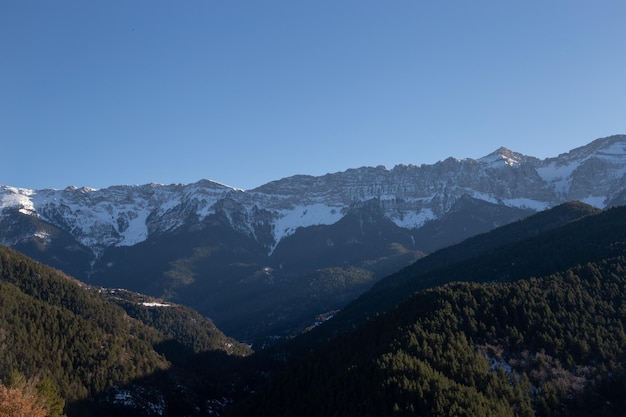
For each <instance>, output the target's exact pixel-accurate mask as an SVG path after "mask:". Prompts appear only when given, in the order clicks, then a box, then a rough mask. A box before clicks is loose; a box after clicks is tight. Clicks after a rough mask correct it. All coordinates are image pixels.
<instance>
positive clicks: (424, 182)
mask: <svg viewBox="0 0 626 417" xmlns="http://www.w3.org/2000/svg"><path fill="white" fill-rule="evenodd" d="M571 200H579V201H583V202H586V203H588V204H590V205H593V206H595V207H598V208H605V207H609V206H612V205H620V204H624V203H626V135H619V136H612V137H608V138H603V139H597V140H595V141H593V142H591V143H590V144H588V145H586V146H583V147H580V148H577V149H573V150H571V151H569V152H567V153H563V154H561V155H559V156H556V157H553V158H548V159H543V160H542V159H538V158H535V157H532V156H526V155H522V154H520V153H517V152H513V151H511V150H508V149H506V148H500V149H498V150H496V151H495V152H493V153H491V154H489V155H487V156H485V157H483V158H480V159H477V160H474V159H467V158H466V159H455V158H448V159H446V160H444V161H440V162H437V163H435V164H432V165H420V166H415V165H408V166H407V165H398V166H396V167H394V168H392V169H386V168H385V167H382V166H379V167H363V168H356V169H348V170H346V171H344V172H338V173H332V174H327V175H324V176H319V177H314V176H306V175H297V176H293V177H289V178H284V179H280V180H277V181H273V182H270V183H268V184H265V185H262V186H260V187H258V188H256V189H253V190H247V191H244V190H241V189H237V188H232V187H228V186H225V185H223V184H219V183H217V182H213V181H208V180H201V181H199V182H196V183H193V184H188V185H182V184H178V185H158V184H148V185H139V186H112V187H108V188H104V189H99V190H96V189H90V188H76V187H67V188H65V189H63V190H27V189H20V188H15V187H11V186H8V185H6V186H0V243H2V244H5V245H10V246H14V247H16V248H18V249H20V250H22V251H24V252H26V253H27V254H29V255H30V256H32V257H34V258H36V259H37V258H38V259H40V260H42V261H44V262H47V263H50V264H52V265H53V266H55V267H57V268H61V269H64V270H67V271H68V272H70V273H72V274H74V275H76V276H77V277H78V278H79V279H86V280H87V279H94V280H96V281H97V282H98V283H102V284H103V285H109V286H110V285H112V284H115V285H119V286H123V287H126V288H128V289H131V290H135V291H141V292H146V293H149V294H151V295H156V296H163V297H165V298H168V297H169V298H171V299H174V301H178V302H181V303H186V304H190V305H192V306H193V307H196V308H198V309H199V310H200V311H202V312H205V313H209V314H211V316H212V318H214V320H215V321H216V322H218V323H219V321H220V320H219V317H218V316H219V315H220V314H222V313H223V311H222V310H219V309H218V308H217V307H215V305H214V304H212V305H209V303H211V302H212V301H207V300H209V299H210V297H209V296H206V297H204V298H203V296H202V294H204V293H203V292H202V291H205V290H206V291H209V290H208V287H210V291H212V294H214V293H215V294H220V293H219V291H222V290H225V288H226V287H220V285H226V284H220V283H222V281H223V280H222V279H221V276H222V275H228V276H229V277H230V279H231V280H239V281H240V282H246V283H248V284H246V285H249V283H250V282H254V283H256V284H255V285H257V284H258V285H259V287H258V288H261V287H262V286H263V285H270V284H271V285H275V284H276V283H280V282H283V283H286V282H291V283H293V282H294V280H295V278H294V276H296V275H297V276H298V277H302V276H303V275H304V276H307V280H308V281H307V285H309V287H310V286H316V285H321V284H319V283H320V282H322V281H323V282H326V283H327V284H328V282H331V281H332V283H333V284H332V285H336V280H337V277H336V275H333V274H335V273H336V271H335V270H332V271H331V272H332V273H331V272H329V271H330V270H329V269H328V268H343V269H342V270H343V271H344V272H345V271H347V270H348V269H349V268H351V267H352V268H355V267H356V268H360V269H359V271H360V272H358V273H355V272H354V271H355V270H354V269H352V270H350V274H352V275H350V276H351V277H352V278H353V279H354V282H353V281H350V280H347V279H346V280H345V282H344V284H342V285H344V286H345V288H348V287H350V288H352V287H351V285H353V284H354V283H355V282H358V285H360V287H359V288H362V287H363V286H365V285H370V284H371V282H372V280H374V279H376V278H380V277H381V276H382V275H383V274H385V273H389V272H393V271H394V270H396V269H398V268H399V267H401V266H403V265H406V264H407V263H408V262H410V261H411V260H412V259H414V258H415V257H416V256H419V254H420V253H427V252H430V251H432V250H434V249H437V248H439V247H442V246H446V245H449V244H451V243H456V242H458V241H460V240H461V239H463V238H466V237H469V236H471V235H472V234H475V233H480V232H485V231H488V230H490V229H492V228H494V227H496V226H499V225H502V224H504V223H507V222H510V221H514V220H516V219H519V218H521V217H524V216H526V215H528V214H531V213H533V212H536V211H541V210H544V209H547V208H549V207H553V206H556V205H558V204H561V203H564V202H567V201H571ZM155 248H158V250H157V249H155ZM159 251H160V252H159ZM139 264H141V265H142V266H141V267H140V266H138V265H139ZM156 265H159V266H158V267H157V266H156ZM233 265H236V267H235V266H233ZM142 268H143V269H142ZM320 268H321V269H320ZM324 268H326V269H324ZM322 269H324V271H326V272H324V273H318V274H317V275H315V276H313V275H310V274H311V273H312V271H320V270H322ZM235 270H236V272H234V271H235ZM363 271H366V272H363ZM220 274H221V275H220ZM307 274H309V275H307ZM329 274H330V275H329ZM344 275H345V274H344ZM364 276H366V278H364ZM329 277H332V278H329ZM342 279H343V278H342ZM320 280H322V281H320ZM324 280H326V281H324ZM166 281H167V283H165V282H166ZM208 281H210V282H211V285H209V286H208V287H206V285H205V286H203V287H202V291H200V290H199V288H198V285H200V284H199V283H200V282H203V283H205V284H206V282H208ZM348 281H350V282H348ZM261 283H262V284H261ZM231 284H232V282H231ZM203 285H204V284H203ZM207 285H208V284H207ZM285 285H286V284H285ZM324 285H326V284H324ZM354 285H356V284H354ZM205 287H206V288H205ZM305 287H306V286H305V285H304V284H303V288H305ZM309 287H306V288H309ZM185 291H188V293H185ZM229 291H233V289H232V288H230V289H229ZM259 291H261V293H262V294H265V295H267V293H266V292H263V291H265V290H261V289H259ZM344 295H345V294H344ZM354 295H355V294H354V293H351V294H350V296H354ZM216 297H217V295H216ZM340 298H341V297H340ZM189 300H192V301H189ZM297 300H299V301H294V303H301V301H302V300H301V299H297ZM213 301H215V300H213ZM217 301H219V302H224V303H226V298H223V299H219V300H217ZM217 301H215V302H217ZM232 302H237V300H236V299H233V300H232ZM301 304H302V303H301ZM328 307H329V308H330V307H332V306H328ZM268 308H269V307H268Z"/></svg>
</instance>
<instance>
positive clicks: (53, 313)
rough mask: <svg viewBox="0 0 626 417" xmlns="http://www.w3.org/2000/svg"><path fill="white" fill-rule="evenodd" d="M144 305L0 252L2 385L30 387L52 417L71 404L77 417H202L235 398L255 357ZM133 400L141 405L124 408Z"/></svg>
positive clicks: (204, 324)
mask: <svg viewBox="0 0 626 417" xmlns="http://www.w3.org/2000/svg"><path fill="white" fill-rule="evenodd" d="M113 299H114V300H115V301H116V303H118V304H120V305H122V306H124V308H125V309H126V310H128V312H129V313H130V314H127V313H126V312H125V311H124V309H122V308H120V307H119V306H118V305H115V304H114V303H112V302H110V301H111V300H113ZM145 301H153V300H150V299H148V298H147V297H145V296H141V295H139V294H133V293H130V292H128V291H122V290H107V289H102V288H94V287H89V286H86V285H83V284H80V283H79V282H77V281H75V280H73V279H71V278H70V277H67V276H65V275H63V274H62V273H60V272H58V271H55V270H53V269H51V268H49V267H47V266H45V265H42V264H39V263H37V262H34V261H32V260H31V259H29V258H27V257H25V256H24V255H22V254H20V253H18V252H16V251H14V250H12V249H9V248H6V247H2V246H0V380H1V381H2V382H4V383H5V384H8V385H15V386H19V387H20V388H21V387H23V386H25V385H28V386H29V387H30V388H32V389H31V391H33V392H34V391H36V392H37V396H38V398H39V399H40V403H41V405H42V406H43V407H44V408H46V409H47V410H48V414H49V415H50V416H55V415H57V416H58V415H61V414H62V412H63V407H64V403H67V407H66V410H65V411H66V412H67V414H68V416H70V417H73V416H110V415H134V416H138V415H153V414H154V413H155V411H154V410H153V411H149V410H152V409H153V408H154V407H156V408H154V409H155V410H161V409H162V410H163V411H164V412H165V413H166V414H165V415H168V416H181V417H182V416H190V415H202V414H203V413H204V414H206V413H207V412H208V411H209V410H211V409H212V408H211V407H210V404H211V401H215V400H216V399H218V400H219V399H222V398H233V397H234V396H236V395H237V388H235V383H236V382H237V380H238V378H241V377H240V373H241V372H244V371H245V369H244V368H241V366H240V362H241V356H242V355H248V354H250V353H251V350H250V349H249V348H248V347H247V346H245V345H242V344H240V343H237V342H236V341H234V340H232V339H230V338H227V337H226V336H224V335H223V334H222V333H221V332H220V331H219V330H218V329H217V328H216V327H215V325H213V323H212V322H211V321H210V320H208V319H206V318H204V317H202V316H200V315H199V314H198V313H196V312H194V311H192V310H190V309H188V308H185V307H181V306H176V305H170V306H169V307H151V304H150V303H148V305H143V302H145ZM132 316H135V317H136V318H137V319H139V320H137V319H135V318H132ZM248 379H249V378H248ZM32 381H34V382H32ZM120 393H121V394H120ZM126 393H129V394H128V395H131V396H132V398H133V399H134V400H135V401H134V402H132V403H127V402H126V401H124V400H120V399H119V398H120V395H122V397H123V396H124V395H126ZM164 400H166V401H167V404H165V405H163V406H162V407H161V406H160V404H161V403H162V402H163V401H164ZM151 401H152V402H151ZM207 404H208V405H207ZM218 404H219V403H218ZM159 407H161V408H159ZM218 408H219V407H218ZM147 410H148V411H147ZM159 412H160V411H159ZM157 414H158V413H157Z"/></svg>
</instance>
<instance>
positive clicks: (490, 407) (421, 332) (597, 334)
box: [232, 257, 626, 416]
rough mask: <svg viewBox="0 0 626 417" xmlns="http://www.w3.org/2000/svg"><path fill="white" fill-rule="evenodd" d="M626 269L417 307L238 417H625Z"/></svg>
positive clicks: (423, 296) (466, 288) (398, 311)
mask: <svg viewBox="0 0 626 417" xmlns="http://www.w3.org/2000/svg"><path fill="white" fill-rule="evenodd" d="M625 300H626V260H625V259H624V258H623V257H618V258H612V259H608V260H606V261H601V262H599V263H593V264H591V263H590V264H586V265H584V266H581V267H578V268H574V269H572V270H568V271H566V272H564V273H559V274H554V275H551V276H548V277H546V278H542V279H537V278H533V279H530V280H523V281H518V282H516V283H500V284H475V283H458V284H452V285H448V286H445V287H440V288H436V289H432V290H427V291H424V292H421V293H418V294H416V295H415V296H414V297H412V298H411V299H410V300H409V301H407V302H405V303H404V304H402V305H401V306H398V307H397V308H395V309H393V310H391V311H390V312H388V313H387V314H384V315H381V316H379V317H377V318H376V319H374V320H371V321H370V322H368V323H366V324H365V325H363V326H362V327H361V328H359V329H358V330H356V331H355V332H351V333H349V334H347V335H344V336H341V337H339V338H338V339H336V340H335V341H333V342H332V343H331V344H330V345H328V346H324V347H322V348H320V349H319V350H317V351H316V352H314V353H313V354H312V355H311V356H310V357H308V358H306V360H303V361H301V362H299V363H297V364H296V365H294V366H293V367H290V368H288V369H287V370H286V371H284V373H282V374H280V375H279V376H278V377H277V378H276V379H275V380H274V381H272V383H270V384H269V385H268V386H267V387H265V388H264V389H263V390H262V391H261V392H260V393H259V394H258V395H257V396H256V397H254V398H253V399H252V400H250V402H249V403H247V404H245V405H242V406H241V407H240V408H235V409H234V410H232V415H247V416H251V415H259V416H270V415H271V416H282V415H285V416H287V415H300V416H325V415H334V416H352V415H354V416H363V415H376V416H384V415H394V416H395V415H398V416H401V415H407V416H408V415H419V416H444V415H462V416H489V415H492V416H531V415H539V416H551V415H589V414H591V413H593V412H594V410H598V409H600V410H602V413H604V414H602V415H606V416H621V412H622V410H624V409H625V408H624V407H626V397H625V395H626V387H625V386H624V385H623V383H622V384H621V385H620V384H619V383H618V384H617V385H609V384H607V382H606V381H607V379H610V380H616V381H624V378H626V370H625V369H624V364H625V363H626V362H625V361H626V334H625V333H624V326H625V325H626V301H625Z"/></svg>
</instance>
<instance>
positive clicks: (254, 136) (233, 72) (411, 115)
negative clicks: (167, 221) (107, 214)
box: [0, 0, 626, 189]
mask: <svg viewBox="0 0 626 417" xmlns="http://www.w3.org/2000/svg"><path fill="white" fill-rule="evenodd" d="M625 19H626V1H623V0H606V1H603V2H590V1H579V0H551V1H545V0H524V1H514V2H513V1H501V0H493V1H483V0H475V1H466V0H446V1H435V0H391V1H380V0H378V1H370V0H358V1H356V0H354V1H352V0H343V1H337V0H315V1H308V0H303V1H293V0H289V1H287V0H284V1H274V0H264V1H258V0H254V1H237V0H228V1H224V0H186V1H169V0H168V1H161V0H149V1H148V0H107V1H98V2H92V1H84V0H80V1H65V0H55V1H49V0H25V1H17V0H0V184H3V185H10V186H14V187H20V188H31V189H42V188H65V187H66V186H69V185H74V186H79V187H80V186H87V187H93V188H104V187H108V186H111V185H121V184H147V183H152V182H155V183H161V184H172V183H183V184H188V183H192V182H196V181H198V180H200V179H211V180H214V181H217V182H220V183H223V184H227V185H230V186H233V187H237V188H243V189H253V188H254V187H257V186H260V185H262V184H265V183H267V182H270V181H273V180H278V179H281V178H285V177H288V176H292V175H296V174H306V175H324V174H326V173H332V172H339V171H344V170H346V169H349V168H358V167H361V166H378V165H384V166H386V167H387V168H389V169H391V168H393V166H395V165H397V164H414V165H421V164H433V163H436V162H437V161H439V160H444V159H446V158H448V157H450V156H452V157H456V158H459V159H462V158H474V159H476V158H480V157H482V156H485V155H487V154H489V153H491V152H493V151H495V150H496V149H498V148H499V147H501V146H504V147H506V148H509V149H511V150H513V151H517V152H521V153H523V154H526V155H531V156H535V157H538V158H546V157H553V156H557V155H559V154H560V153H564V152H567V151H569V150H571V149H574V148H576V147H579V146H583V145H585V144H587V143H589V142H591V141H592V140H594V139H597V138H601V137H606V136H610V135H613V134H624V133H626V25H625V24H624V20H625Z"/></svg>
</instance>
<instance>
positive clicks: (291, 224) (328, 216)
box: [272, 203, 343, 250]
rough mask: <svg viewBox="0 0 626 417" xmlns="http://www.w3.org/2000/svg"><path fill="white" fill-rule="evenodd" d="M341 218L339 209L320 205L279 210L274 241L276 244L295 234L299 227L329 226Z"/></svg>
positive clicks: (341, 214)
mask: <svg viewBox="0 0 626 417" xmlns="http://www.w3.org/2000/svg"><path fill="white" fill-rule="evenodd" d="M342 217H343V213H342V212H341V208H340V207H333V206H328V205H326V204H322V203H316V204H311V205H307V206H295V207H293V208H291V209H288V210H280V211H279V218H278V219H277V220H276V221H275V223H274V241H275V242H276V244H278V242H280V241H281V239H283V238H284V237H286V236H289V235H291V234H293V233H295V231H296V229H297V228H299V227H308V226H316V225H331V224H334V223H336V222H338V221H339V220H340V219H341V218H342ZM272 250H273V248H272Z"/></svg>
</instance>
